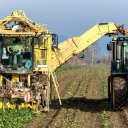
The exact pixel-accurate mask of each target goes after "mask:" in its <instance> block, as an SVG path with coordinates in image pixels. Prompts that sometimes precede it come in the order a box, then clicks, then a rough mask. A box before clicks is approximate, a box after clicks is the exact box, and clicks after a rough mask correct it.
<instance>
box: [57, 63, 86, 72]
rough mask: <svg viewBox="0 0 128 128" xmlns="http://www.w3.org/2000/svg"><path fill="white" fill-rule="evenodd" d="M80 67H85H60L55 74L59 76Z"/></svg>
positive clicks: (80, 66)
mask: <svg viewBox="0 0 128 128" xmlns="http://www.w3.org/2000/svg"><path fill="white" fill-rule="evenodd" d="M82 67H86V66H84V65H74V66H61V67H59V68H58V69H57V71H56V74H61V73H64V72H66V71H69V70H74V69H79V68H82Z"/></svg>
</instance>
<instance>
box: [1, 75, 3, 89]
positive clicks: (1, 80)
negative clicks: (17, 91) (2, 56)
mask: <svg viewBox="0 0 128 128" xmlns="http://www.w3.org/2000/svg"><path fill="white" fill-rule="evenodd" d="M2 83H3V76H2V75H0V86H1V87H2Z"/></svg>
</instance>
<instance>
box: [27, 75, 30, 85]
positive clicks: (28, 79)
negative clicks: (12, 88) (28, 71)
mask: <svg viewBox="0 0 128 128" xmlns="http://www.w3.org/2000/svg"><path fill="white" fill-rule="evenodd" d="M27 81H28V87H30V75H28V78H27Z"/></svg>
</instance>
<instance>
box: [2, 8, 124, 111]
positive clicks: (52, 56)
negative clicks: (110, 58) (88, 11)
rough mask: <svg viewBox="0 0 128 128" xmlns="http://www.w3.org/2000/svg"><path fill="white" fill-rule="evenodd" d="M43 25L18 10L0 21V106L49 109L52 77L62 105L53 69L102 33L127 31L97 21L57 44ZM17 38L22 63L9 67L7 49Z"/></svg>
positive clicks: (91, 42) (36, 109)
mask: <svg viewBox="0 0 128 128" xmlns="http://www.w3.org/2000/svg"><path fill="white" fill-rule="evenodd" d="M21 13H22V16H21ZM9 25H10V26H9ZM46 28H47V25H46V24H37V23H36V22H33V21H31V20H30V19H28V18H27V17H26V15H25V13H24V11H20V10H17V11H14V12H13V13H12V14H11V16H7V17H6V18H5V19H2V20H0V109H5V108H11V109H12V108H15V107H18V108H24V109H25V108H28V107H29V108H35V111H36V112H37V111H49V103H50V86H51V85H50V80H51V78H52V79H53V83H54V86H55V90H56V93H57V95H58V98H59V102H60V104H61V100H60V96H59V93H58V86H59V85H58V82H57V79H56V76H55V73H54V70H55V69H57V68H58V67H59V66H60V65H61V64H63V63H64V62H65V61H67V60H68V59H69V58H71V57H73V56H74V55H76V54H78V53H80V52H81V51H83V50H84V49H86V48H87V47H88V46H89V45H91V44H93V43H94V42H95V41H97V40H98V39H99V38H101V37H102V36H104V35H113V34H114V35H115V34H117V33H118V32H119V31H120V32H124V33H126V31H123V30H122V27H121V26H116V25H114V24H113V23H112V22H109V23H100V24H97V25H95V26H94V27H92V28H91V29H90V30H88V31H87V32H85V33H84V34H82V35H81V36H77V37H71V38H69V39H67V40H66V41H64V42H62V43H60V44H58V36H57V35H56V34H53V33H52V32H51V31H49V30H46ZM17 38H18V39H20V40H21V42H22V44H21V45H22V46H23V47H24V54H23V59H22V66H21V67H17V68H12V67H8V61H9V55H7V54H6V53H7V51H6V48H7V46H8V45H9V44H11V43H13V41H14V40H15V39H17ZM118 61H120V59H119V60H118ZM120 63H121V62H119V65H120ZM124 69H125V70H126V68H124ZM124 69H123V70H124ZM119 70H120V69H119Z"/></svg>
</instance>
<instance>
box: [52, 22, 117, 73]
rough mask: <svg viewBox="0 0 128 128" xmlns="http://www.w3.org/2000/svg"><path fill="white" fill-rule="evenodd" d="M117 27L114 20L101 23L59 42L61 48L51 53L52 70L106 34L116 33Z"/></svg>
mask: <svg viewBox="0 0 128 128" xmlns="http://www.w3.org/2000/svg"><path fill="white" fill-rule="evenodd" d="M116 32H117V28H116V26H115V25H114V23H113V22H108V23H100V24H97V25H95V26H94V27H92V28H91V29H90V30H88V31H87V32H85V33H84V34H82V35H81V36H78V37H71V38H69V39H68V40H66V41H64V42H62V43H60V44H59V46H58V47H59V49H61V50H60V51H59V50H56V49H54V51H53V52H52V55H51V69H52V71H53V70H55V69H56V68H57V67H59V66H60V65H61V64H63V63H64V62H66V61H67V60H68V59H70V58H71V57H73V55H75V54H78V53H80V52H81V51H83V50H84V49H86V48H87V47H88V46H89V45H91V44H93V43H94V42H95V41H97V40H98V39H99V38H101V37H102V36H104V35H105V34H115V33H116Z"/></svg>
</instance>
